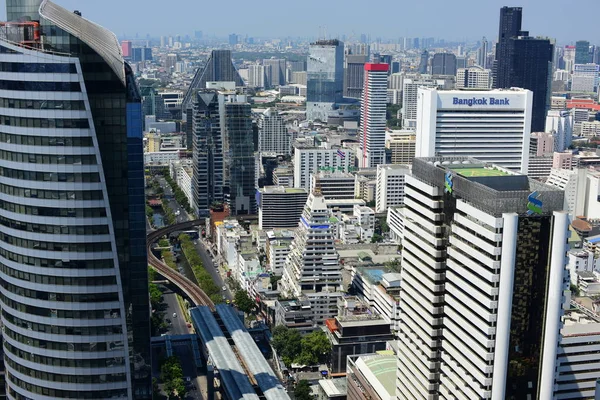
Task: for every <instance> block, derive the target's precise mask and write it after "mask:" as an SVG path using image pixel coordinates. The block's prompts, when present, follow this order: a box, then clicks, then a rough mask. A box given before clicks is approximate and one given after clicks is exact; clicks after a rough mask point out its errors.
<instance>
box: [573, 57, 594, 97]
mask: <svg viewBox="0 0 600 400" xmlns="http://www.w3.org/2000/svg"><path fill="white" fill-rule="evenodd" d="M599 72H600V65H598V64H575V68H574V69H573V75H571V92H579V93H581V92H583V93H594V92H595V91H596V90H597V89H598V76H599Z"/></svg>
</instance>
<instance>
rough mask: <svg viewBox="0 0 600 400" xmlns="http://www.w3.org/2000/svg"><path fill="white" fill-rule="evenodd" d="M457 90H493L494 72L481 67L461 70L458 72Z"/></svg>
mask: <svg viewBox="0 0 600 400" xmlns="http://www.w3.org/2000/svg"><path fill="white" fill-rule="evenodd" d="M456 88H457V89H480V90H489V89H491V88H492V71H491V70H489V69H484V68H482V67H479V66H472V67H469V68H459V69H458V70H457V71H456Z"/></svg>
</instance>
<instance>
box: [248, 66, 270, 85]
mask: <svg viewBox="0 0 600 400" xmlns="http://www.w3.org/2000/svg"><path fill="white" fill-rule="evenodd" d="M265 79H266V75H265V66H264V65H258V64H251V65H249V66H248V87H254V88H264V87H265Z"/></svg>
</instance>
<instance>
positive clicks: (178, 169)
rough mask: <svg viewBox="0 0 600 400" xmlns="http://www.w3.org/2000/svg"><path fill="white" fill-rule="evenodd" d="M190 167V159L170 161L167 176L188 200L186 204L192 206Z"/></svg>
mask: <svg viewBox="0 0 600 400" xmlns="http://www.w3.org/2000/svg"><path fill="white" fill-rule="evenodd" d="M192 166H193V162H192V159H191V158H184V159H181V160H176V161H171V163H170V165H169V174H170V175H171V178H173V180H174V181H175V183H177V186H179V188H180V189H181V191H182V192H183V194H185V197H186V198H187V199H188V203H189V204H192V200H193V197H192V173H193V171H192Z"/></svg>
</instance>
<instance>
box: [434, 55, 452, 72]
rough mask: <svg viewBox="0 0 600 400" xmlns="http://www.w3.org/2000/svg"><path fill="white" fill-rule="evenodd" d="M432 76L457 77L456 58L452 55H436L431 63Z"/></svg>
mask: <svg viewBox="0 0 600 400" xmlns="http://www.w3.org/2000/svg"><path fill="white" fill-rule="evenodd" d="M431 74H432V75H456V56H455V55H454V54H452V53H436V54H434V55H433V60H432V61H431Z"/></svg>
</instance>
